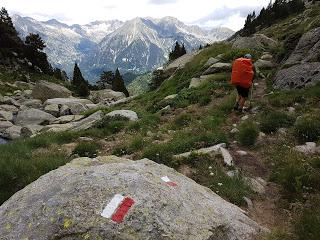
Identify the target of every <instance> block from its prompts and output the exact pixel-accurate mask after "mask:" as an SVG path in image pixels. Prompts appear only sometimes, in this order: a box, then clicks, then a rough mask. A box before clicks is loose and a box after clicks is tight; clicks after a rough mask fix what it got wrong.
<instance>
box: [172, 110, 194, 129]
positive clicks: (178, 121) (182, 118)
mask: <svg viewBox="0 0 320 240" xmlns="http://www.w3.org/2000/svg"><path fill="white" fill-rule="evenodd" d="M192 120H193V115H191V114H189V113H182V114H180V115H178V116H177V117H176V118H175V119H174V120H173V123H172V126H171V129H181V128H183V127H186V126H188V125H189V124H190V123H191V122H192Z"/></svg>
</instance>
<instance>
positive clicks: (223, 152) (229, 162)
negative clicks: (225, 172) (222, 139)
mask: <svg viewBox="0 0 320 240" xmlns="http://www.w3.org/2000/svg"><path fill="white" fill-rule="evenodd" d="M220 153H221V155H222V157H223V162H224V163H225V164H226V165H227V166H233V158H232V156H231V154H230V153H229V151H228V150H227V149H225V148H223V147H220Z"/></svg>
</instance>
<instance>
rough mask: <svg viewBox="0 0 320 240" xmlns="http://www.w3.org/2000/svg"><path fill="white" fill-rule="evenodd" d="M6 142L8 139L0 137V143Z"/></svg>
mask: <svg viewBox="0 0 320 240" xmlns="http://www.w3.org/2000/svg"><path fill="white" fill-rule="evenodd" d="M7 142H8V141H7V140H6V139H4V138H1V137H0V145H1V144H6V143H7Z"/></svg>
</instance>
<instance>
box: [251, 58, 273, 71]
mask: <svg viewBox="0 0 320 240" xmlns="http://www.w3.org/2000/svg"><path fill="white" fill-rule="evenodd" d="M254 65H255V67H256V68H258V69H272V68H274V67H275V64H274V63H273V62H271V61H269V60H262V59H259V60H258V61H256V62H255V63H254Z"/></svg>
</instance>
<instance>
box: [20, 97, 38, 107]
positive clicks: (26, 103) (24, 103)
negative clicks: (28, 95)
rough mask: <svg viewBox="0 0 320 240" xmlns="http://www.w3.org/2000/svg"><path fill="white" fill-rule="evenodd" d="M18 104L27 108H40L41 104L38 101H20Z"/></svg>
mask: <svg viewBox="0 0 320 240" xmlns="http://www.w3.org/2000/svg"><path fill="white" fill-rule="evenodd" d="M20 103H21V105H22V106H26V107H28V108H38V109H39V108H42V102H41V100H39V99H30V100H22V101H20Z"/></svg>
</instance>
